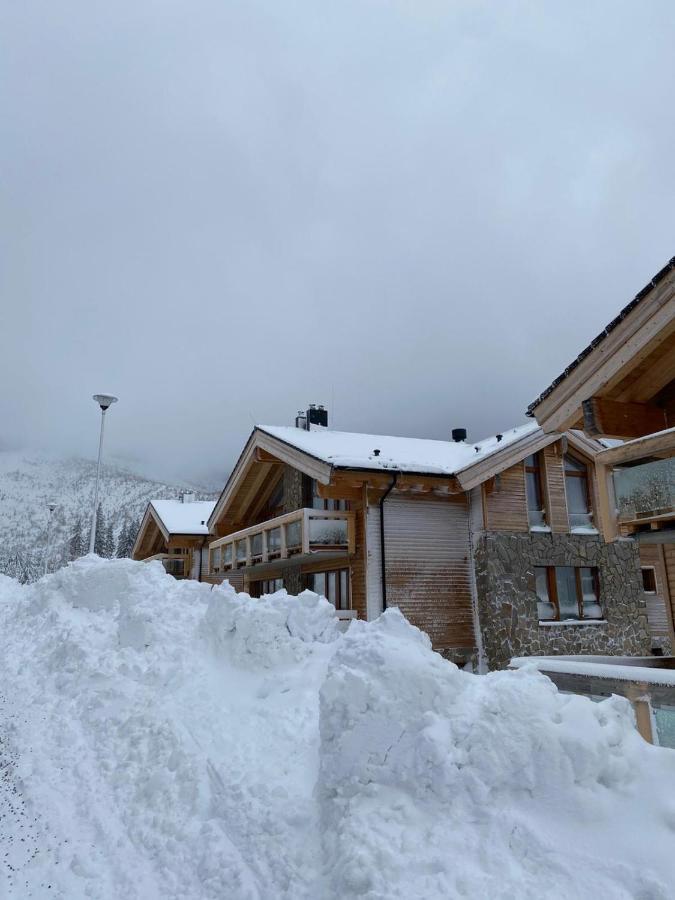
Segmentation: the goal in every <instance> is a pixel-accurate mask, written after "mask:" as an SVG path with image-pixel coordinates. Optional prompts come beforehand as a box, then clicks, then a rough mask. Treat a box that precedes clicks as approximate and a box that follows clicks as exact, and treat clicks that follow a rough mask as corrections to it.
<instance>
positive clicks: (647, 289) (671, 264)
mask: <svg viewBox="0 0 675 900" xmlns="http://www.w3.org/2000/svg"><path fill="white" fill-rule="evenodd" d="M673 269H675V256H673V258H672V259H670V260H669V261H668V262H667V263H666V265H665V266H664V267H663V268H662V269H661V270H660V271H659V272H657V273H656V275H654V277H653V278H652V280H651V281H649V282H648V283H647V284H646V285H645V286H644V287H643V288H642V290H641V291H639V292H638V293H637V294H636V295H635V297H633V299H632V300H631V301H630V303H628V304H627V305H626V306H624V308H623V309H622V310H621V312H620V313H619V314H618V316H616V317H615V318H614V319H612V321H611V322H610V323H609V325H607V326H606V327H605V328H604V329H603V330H602V331H601V332H600V334H599V335H597V337H595V338H593V340H592V341H591V342H590V344H589V345H588V346H587V347H585V348H584V349H583V350H582V351H581V353H580V354H579V355H578V356H577V358H576V359H574V360H572V362H571V363H570V364H569V366H567V368H566V369H565V370H564V372H561V373H560V375H558V377H557V378H555V379H554V380H553V381H552V382H551V384H549V386H548V387H547V388H546V389H545V390H543V391H542V392H541V394H539V396H538V397H537V399H536V400H533V401H532V403H530V405H529V406H528V407H527V411H526V414H527V415H528V416H534V410H535V409H536V408H537V406H539V404H540V403H542V401H544V400H545V399H546V398H547V397H548V396H549V395H550V394H552V393H553V391H554V390H555V389H556V388H557V387H558V385H559V384H561V383H562V382H563V381H564V380H565V379H566V378H567V376H568V375H570V374H571V373H572V372H573V371H574V370H575V369H576V368H577V366H579V365H580V364H581V363H582V362H583V361H584V359H586V357H587V356H589V355H590V354H591V353H592V352H593V350H595V348H596V347H597V346H598V345H599V344H601V343H602V342H603V341H604V340H605V338H606V337H607V336H608V335H609V334H611V332H612V331H614V329H615V328H616V327H617V326H618V325H620V324H621V322H623V320H624V319H625V318H626V317H627V316H628V315H629V314H630V313H631V312H632V311H633V310H634V309H635V307H636V306H637V305H638V304H639V303H640V302H641V301H642V300H644V298H645V297H646V296H647V295H648V294H650V293H651V292H652V290H653V289H654V288H655V287H656V286H657V285H658V284H659V283H660V282H661V281H663V279H664V278H665V277H666V276H667V275H668V274H669V273H670V272H672V271H673Z"/></svg>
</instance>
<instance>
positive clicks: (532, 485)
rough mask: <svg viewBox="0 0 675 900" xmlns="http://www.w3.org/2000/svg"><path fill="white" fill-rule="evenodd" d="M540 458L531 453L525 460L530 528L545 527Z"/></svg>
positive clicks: (538, 455) (536, 454) (537, 454)
mask: <svg viewBox="0 0 675 900" xmlns="http://www.w3.org/2000/svg"><path fill="white" fill-rule="evenodd" d="M541 474H542V473H541V457H540V454H539V453H533V454H532V456H528V457H527V459H526V460H525V488H526V492H527V518H528V521H529V523H530V528H541V527H543V526H545V525H546V513H545V511H544V501H543V491H542V478H541Z"/></svg>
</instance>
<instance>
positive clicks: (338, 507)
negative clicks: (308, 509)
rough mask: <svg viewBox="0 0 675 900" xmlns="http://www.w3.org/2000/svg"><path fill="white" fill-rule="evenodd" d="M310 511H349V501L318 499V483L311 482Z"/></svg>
mask: <svg viewBox="0 0 675 900" xmlns="http://www.w3.org/2000/svg"><path fill="white" fill-rule="evenodd" d="M312 509H325V510H329V511H333V512H345V511H347V510H349V500H327V499H325V498H324V497H319V485H318V482H316V481H314V480H312Z"/></svg>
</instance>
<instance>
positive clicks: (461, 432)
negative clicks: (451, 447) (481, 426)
mask: <svg viewBox="0 0 675 900" xmlns="http://www.w3.org/2000/svg"><path fill="white" fill-rule="evenodd" d="M452 439H453V441H454V442H455V443H456V444H461V442H462V441H465V440H466V428H453V429H452Z"/></svg>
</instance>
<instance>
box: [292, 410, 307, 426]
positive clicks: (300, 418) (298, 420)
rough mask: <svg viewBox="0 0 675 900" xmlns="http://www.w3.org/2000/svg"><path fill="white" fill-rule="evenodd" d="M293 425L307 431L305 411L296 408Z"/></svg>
mask: <svg viewBox="0 0 675 900" xmlns="http://www.w3.org/2000/svg"><path fill="white" fill-rule="evenodd" d="M295 427H296V428H302V430H303V431H307V413H304V412H303V411H302V410H301V409H299V410H298V414H297V416H296V417H295Z"/></svg>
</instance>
